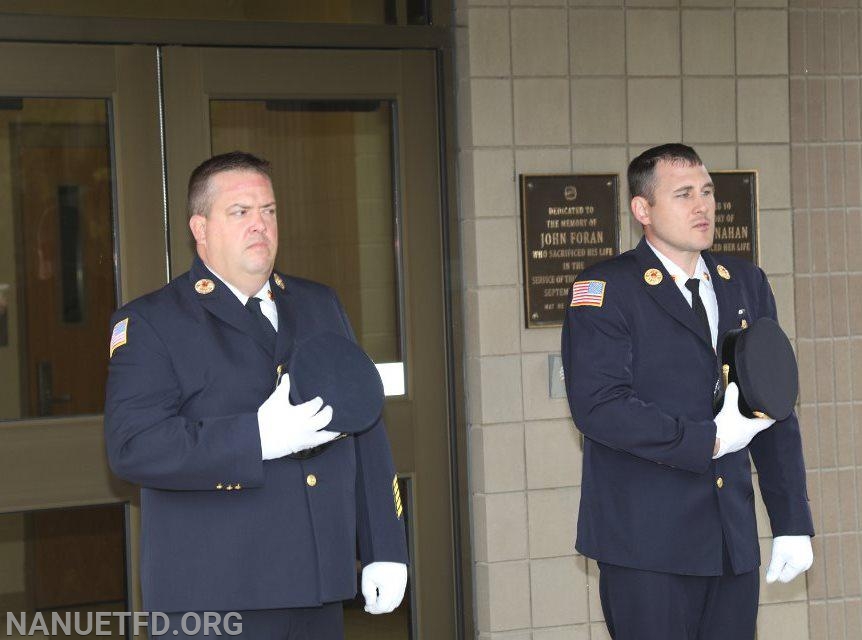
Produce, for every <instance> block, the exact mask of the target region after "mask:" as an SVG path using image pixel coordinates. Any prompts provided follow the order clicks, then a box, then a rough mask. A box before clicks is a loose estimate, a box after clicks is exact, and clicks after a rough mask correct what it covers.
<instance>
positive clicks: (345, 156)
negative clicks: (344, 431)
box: [210, 100, 404, 394]
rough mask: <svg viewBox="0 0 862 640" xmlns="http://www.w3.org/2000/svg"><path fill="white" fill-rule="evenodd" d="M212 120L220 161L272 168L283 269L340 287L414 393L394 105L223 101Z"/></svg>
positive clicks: (379, 351)
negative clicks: (262, 162)
mask: <svg viewBox="0 0 862 640" xmlns="http://www.w3.org/2000/svg"><path fill="white" fill-rule="evenodd" d="M210 122H211V126H212V152H213V153H214V154H217V153H225V152H227V151H233V150H235V149H241V150H244V151H250V152H251V153H254V154H256V155H259V156H261V157H263V158H266V159H268V160H269V161H270V162H271V163H272V168H273V178H274V183H275V190H276V199H277V201H278V210H279V219H278V227H279V254H278V260H277V263H276V266H277V268H278V269H280V270H282V271H285V272H287V273H289V274H291V275H295V276H300V277H303V278H310V279H312V280H317V281H319V282H323V283H325V284H328V285H330V286H332V287H333V288H334V289H335V290H336V291H337V292H338V295H339V297H340V298H341V301H342V303H343V304H344V307H345V309H346V311H347V314H348V316H349V317H350V321H351V323H352V324H353V328H354V331H355V332H356V335H357V339H358V340H359V343H360V344H361V345H362V347H363V348H364V349H365V350H366V351H367V352H368V354H369V355H370V356H371V358H372V359H373V360H374V361H375V362H376V363H378V365H380V364H382V363H396V364H397V365H398V367H400V368H399V369H398V373H399V374H400V378H401V379H400V383H401V384H400V393H404V390H403V387H404V385H403V380H404V377H403V367H402V366H401V361H402V357H401V332H400V327H401V323H400V317H399V280H398V271H397V260H398V246H399V240H398V232H397V219H396V215H395V203H394V197H393V175H394V161H393V154H392V149H393V137H392V130H393V127H392V122H393V104H392V103H390V102H388V101H381V100H339V101H322V100H268V101H266V100H260V101H253V100H213V101H212V102H211V103H210ZM397 382H398V381H396V384H395V385H394V387H393V386H392V385H391V384H390V385H389V386H388V389H387V391H388V392H389V393H390V394H391V393H397V391H393V388H394V389H398V388H399V385H398V384H397Z"/></svg>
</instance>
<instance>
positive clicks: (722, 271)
mask: <svg viewBox="0 0 862 640" xmlns="http://www.w3.org/2000/svg"><path fill="white" fill-rule="evenodd" d="M715 270H716V271H718V275H720V276H721V277H722V278H724V279H725V280H730V271H728V270H727V268H726V267H725V266H724V265H723V264H720V265H718V266H717V267H716V268H715Z"/></svg>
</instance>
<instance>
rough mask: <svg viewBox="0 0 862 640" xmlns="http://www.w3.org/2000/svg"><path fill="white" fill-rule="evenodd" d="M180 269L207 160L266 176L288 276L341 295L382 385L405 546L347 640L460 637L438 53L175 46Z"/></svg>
mask: <svg viewBox="0 0 862 640" xmlns="http://www.w3.org/2000/svg"><path fill="white" fill-rule="evenodd" d="M163 59H164V100H165V122H166V132H167V145H166V148H167V167H168V185H169V190H168V202H169V210H170V229H171V233H170V245H171V271H172V272H173V274H174V275H177V274H179V273H182V272H183V271H186V270H187V269H188V267H189V265H190V264H191V257H192V245H191V242H190V237H189V232H188V226H187V224H186V213H185V184H186V181H187V180H188V176H189V174H190V172H191V170H192V169H193V168H194V167H195V166H196V165H197V164H198V163H199V162H201V161H202V160H203V159H205V158H207V157H209V156H210V155H212V154H216V153H222V152H226V151H231V150H234V149H241V150H244V151H249V152H252V153H254V154H257V155H260V156H262V157H264V158H267V159H268V160H270V161H271V162H272V165H273V175H274V186H275V191H276V198H277V200H278V202H279V217H280V220H279V233H280V238H279V245H280V250H279V257H278V260H277V263H276V266H277V268H278V269H279V270H282V271H284V272H287V273H289V274H292V275H298V276H302V277H306V278H310V279H313V280H317V281H320V282H323V283H325V284H328V285H330V286H332V287H333V288H334V289H335V290H336V291H337V292H338V294H339V297H340V298H341V300H342V302H343V304H344V306H345V308H346V310H347V312H348V315H349V316H350V319H351V322H352V324H353V327H354V330H355V332H356V334H357V337H358V339H359V341H360V343H361V344H362V346H363V348H364V349H365V350H366V351H367V352H368V353H369V354H370V355H371V357H372V359H373V360H374V361H375V363H377V364H378V368H379V369H380V371H381V374H382V377H383V378H384V381H385V386H386V393H387V396H388V398H387V405H386V411H385V418H386V425H387V429H388V432H389V437H390V441H391V442H392V446H393V451H394V455H395V462H396V466H397V469H398V472H399V477H400V478H401V482H402V490H401V493H402V496H407V497H406V499H405V502H406V503H407V504H406V505H405V506H406V509H407V513H408V517H407V523H408V535H409V538H410V544H411V558H412V565H411V580H410V589H409V592H408V596H407V597H406V598H405V602H404V604H403V605H402V606H401V608H400V609H399V610H398V611H397V613H396V614H395V615H391V616H376V617H371V616H368V615H367V614H365V613H363V612H362V607H361V606H348V607H347V608H346V622H347V637H348V638H349V639H350V640H360V639H362V638H386V639H389V638H392V639H393V640H395V639H398V640H402V639H403V640H406V639H408V638H429V639H430V638H447V637H454V624H455V622H454V610H455V606H456V603H455V600H454V591H455V590H454V582H453V581H454V578H453V568H454V567H453V557H452V513H451V499H450V496H451V487H450V475H451V474H450V469H449V456H448V443H449V435H448V416H447V405H446V388H447V384H446V378H445V375H446V374H445V342H444V325H443V322H444V309H443V302H444V291H443V265H442V262H441V260H442V253H441V249H440V247H441V228H440V221H441V213H440V186H439V184H440V182H439V180H440V178H439V176H440V168H439V153H438V148H439V145H438V129H437V127H438V124H437V123H438V118H437V94H436V73H435V64H436V63H435V54H434V53H432V52H423V51H393V52H379V51H320V50H315V51H305V50H274V49H258V50H245V49H225V48H218V49H217V48H187V47H167V48H165V50H164V56H163Z"/></svg>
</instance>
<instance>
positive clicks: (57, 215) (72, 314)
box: [0, 98, 116, 419]
mask: <svg viewBox="0 0 862 640" xmlns="http://www.w3.org/2000/svg"><path fill="white" fill-rule="evenodd" d="M107 114H108V104H107V103H106V102H105V101H104V100H82V99H43V98H33V99H31V98H24V99H10V98H5V99H3V100H2V102H0V184H2V186H0V379H2V380H3V384H2V385H0V419H12V418H26V417H35V416H51V415H54V416H59V415H75V414H85V413H100V412H101V411H102V404H103V402H104V394H105V372H106V362H107V353H108V352H107V347H106V334H107V330H108V320H109V318H110V314H111V312H112V311H113V309H114V307H115V300H116V289H115V279H114V259H113V255H114V251H113V231H112V228H113V215H112V210H113V206H112V193H111V184H112V182H111V165H110V148H109V143H108V136H109V134H108V116H107Z"/></svg>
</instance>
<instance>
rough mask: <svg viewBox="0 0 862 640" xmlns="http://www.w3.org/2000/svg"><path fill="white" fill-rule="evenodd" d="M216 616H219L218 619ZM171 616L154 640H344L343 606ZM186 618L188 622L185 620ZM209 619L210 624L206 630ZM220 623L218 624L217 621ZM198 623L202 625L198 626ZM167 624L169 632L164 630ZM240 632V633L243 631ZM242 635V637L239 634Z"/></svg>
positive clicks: (327, 605)
mask: <svg viewBox="0 0 862 640" xmlns="http://www.w3.org/2000/svg"><path fill="white" fill-rule="evenodd" d="M216 613H217V616H218V617H216ZM216 613H212V612H209V613H207V612H195V615H193V616H192V615H189V614H186V613H168V614H165V615H167V618H168V622H167V623H165V622H164V621H162V622H159V623H157V624H159V628H158V631H159V632H160V633H158V634H155V635H152V636H151V637H153V638H216V637H220V638H224V639H226V640H230V638H238V639H239V640H344V610H343V607H342V604H341V603H340V602H333V603H330V604H325V605H323V606H321V607H307V608H301V607H297V608H292V609H261V610H254V611H237V612H236V613H237V614H239V616H241V620H240V619H239V618H237V616H236V615H234V616H231V617H228V614H229V613H230V612H227V611H220V612H216ZM184 617H185V622H184V621H183V618H184ZM207 619H209V620H210V622H211V624H210V626H209V628H205V626H206V625H205V622H206V620H207ZM216 620H219V621H220V622H219V624H215V621H216ZM198 622H199V624H198ZM167 624H169V625H170V628H169V629H167V630H166V629H164V627H165V626H167ZM240 629H241V630H240ZM237 632H239V633H237Z"/></svg>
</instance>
